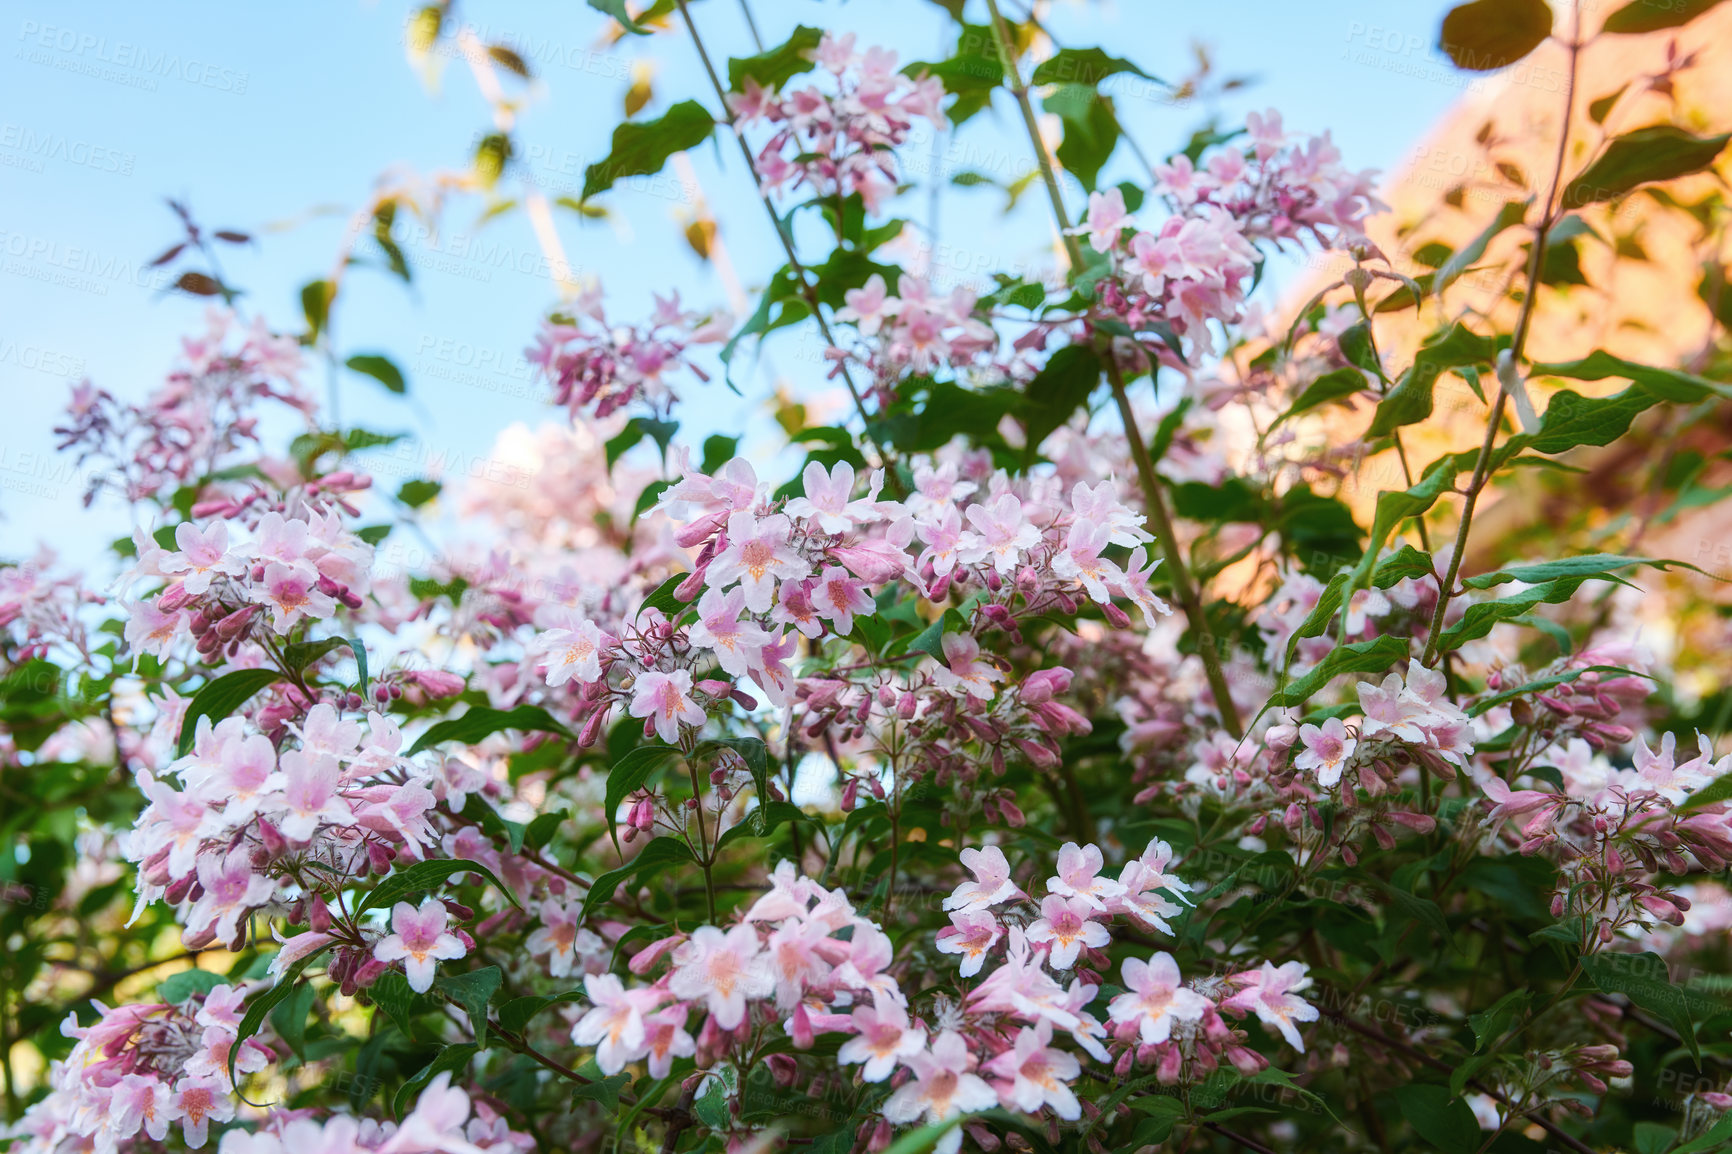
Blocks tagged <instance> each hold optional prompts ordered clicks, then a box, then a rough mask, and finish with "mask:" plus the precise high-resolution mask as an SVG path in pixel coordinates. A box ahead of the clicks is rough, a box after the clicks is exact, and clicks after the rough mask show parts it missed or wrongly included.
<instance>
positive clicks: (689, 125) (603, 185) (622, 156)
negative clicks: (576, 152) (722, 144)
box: [582, 100, 716, 200]
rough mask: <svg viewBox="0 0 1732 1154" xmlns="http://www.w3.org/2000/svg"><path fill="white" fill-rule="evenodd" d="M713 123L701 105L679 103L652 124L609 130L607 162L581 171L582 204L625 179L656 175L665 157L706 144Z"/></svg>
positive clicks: (644, 122) (633, 123) (636, 123)
mask: <svg viewBox="0 0 1732 1154" xmlns="http://www.w3.org/2000/svg"><path fill="white" fill-rule="evenodd" d="M715 127H716V122H715V120H714V118H713V117H711V116H710V114H709V112H708V111H707V110H706V109H705V108H704V106H703V105H701V104H699V103H698V102H697V101H695V100H682V101H681V102H680V103H678V104H676V105H674V106H673V107H672V108H670V109H668V110H667V112H666V113H665V114H664V115H662V116H660V117H658V118H656V119H655V120H641V121H627V122H625V123H624V124H621V125H620V126H619V127H617V128H615V129H614V130H613V144H612V147H611V148H610V150H609V151H608V154H607V158H606V159H604V160H601V161H598V162H597V163H595V164H592V165H590V166H589V167H588V168H586V169H584V172H583V197H582V199H583V200H588V199H589V198H590V197H592V196H594V195H595V194H596V193H598V192H604V191H606V190H607V189H610V188H612V187H613V186H614V184H615V183H616V182H617V181H620V180H623V179H624V178H626V177H628V176H647V175H650V174H653V173H657V172H660V171H661V170H662V165H664V164H666V163H667V159H668V157H670V156H672V155H673V154H674V153H676V152H684V151H685V150H687V149H689V148H696V147H697V146H698V145H700V144H702V143H703V142H704V141H706V140H708V139H709V137H710V133H711V132H712V131H714V129H715Z"/></svg>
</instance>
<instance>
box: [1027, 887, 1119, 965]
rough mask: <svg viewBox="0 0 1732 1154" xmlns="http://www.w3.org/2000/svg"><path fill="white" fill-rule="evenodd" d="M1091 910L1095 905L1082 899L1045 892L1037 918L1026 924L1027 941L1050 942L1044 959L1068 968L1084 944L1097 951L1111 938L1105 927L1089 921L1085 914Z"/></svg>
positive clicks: (1073, 963)
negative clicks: (1050, 945)
mask: <svg viewBox="0 0 1732 1154" xmlns="http://www.w3.org/2000/svg"><path fill="white" fill-rule="evenodd" d="M1095 912H1096V910H1095V907H1094V906H1092V905H1090V904H1089V903H1088V902H1087V901H1086V900H1084V899H1083V898H1063V897H1060V896H1059V895H1057V894H1048V895H1047V896H1046V897H1044V898H1042V899H1041V903H1040V920H1038V921H1036V922H1035V923H1034V924H1033V925H1031V926H1029V927H1028V940H1029V941H1031V942H1051V943H1052V948H1051V953H1050V954H1048V961H1050V962H1051V963H1052V968H1053V969H1055V970H1068V969H1070V968H1071V967H1072V966H1074V965H1076V960H1077V957H1078V955H1080V954H1081V953H1082V951H1083V949H1084V948H1085V947H1086V948H1088V949H1091V950H1098V949H1100V948H1101V947H1102V946H1104V945H1106V944H1107V943H1109V942H1111V941H1112V940H1113V939H1112V935H1111V934H1109V933H1107V928H1106V927H1105V926H1103V925H1101V924H1100V923H1099V922H1095V921H1090V920H1089V915H1090V914H1092V913H1095Z"/></svg>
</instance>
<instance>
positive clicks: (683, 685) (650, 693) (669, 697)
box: [630, 669, 704, 745]
mask: <svg viewBox="0 0 1732 1154" xmlns="http://www.w3.org/2000/svg"><path fill="white" fill-rule="evenodd" d="M630 713H631V715H632V716H633V717H653V718H655V728H656V733H657V734H659V735H660V737H661V739H662V740H663V741H665V742H667V743H668V744H669V745H676V744H678V743H679V740H680V725H681V724H682V723H684V724H686V725H690V726H693V727H696V726H700V725H702V724H703V723H704V711H703V709H702V708H701V707H700V706H699V705H698V704H697V703H696V702H695V701H693V700H692V675H691V674H690V673H689V672H687V671H686V670H684V669H676V670H674V671H673V672H672V673H663V672H661V671H660V670H657V669H650V670H646V671H645V672H643V673H640V674H638V678H637V682H636V683H635V684H634V685H633V686H632V698H631V708H630Z"/></svg>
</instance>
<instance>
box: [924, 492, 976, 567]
mask: <svg viewBox="0 0 1732 1154" xmlns="http://www.w3.org/2000/svg"><path fill="white" fill-rule="evenodd" d="M916 527H917V528H918V530H919V533H920V539H921V540H922V541H924V542H926V548H924V549H922V550H921V551H920V556H918V557H916V558H915V559H914V564H915V565H916V566H917V567H918V568H921V569H924V568H925V567H926V566H927V565H931V566H932V572H933V573H934V574H935V575H936V576H939V577H943V576H944V575H945V574H947V573H949V572H951V571H952V570H954V569H955V568H956V562H957V560H958V553H959V552H960V551H961V550H962V549H963V548H964V547H965V546H966V545H967V543H968V542H969V541H972V540H973V539H974V535H973V534H972V533H969V532H967V531H965V530H964V529H963V528H962V512H961V511H960V510H959V509H957V508H956V506H954V505H948V506H946V507H945V508H944V510H943V511H942V512H940V513H938V514H937V515H936V517H935V518H934V519H932V520H927V521H920V522H918V523H917V526H916Z"/></svg>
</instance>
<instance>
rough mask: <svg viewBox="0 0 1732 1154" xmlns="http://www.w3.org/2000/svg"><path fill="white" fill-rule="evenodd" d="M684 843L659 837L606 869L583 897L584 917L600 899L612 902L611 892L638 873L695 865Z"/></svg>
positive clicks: (598, 903)
mask: <svg viewBox="0 0 1732 1154" xmlns="http://www.w3.org/2000/svg"><path fill="white" fill-rule="evenodd" d="M696 861H697V859H695V858H693V857H692V851H691V850H689V849H687V848H686V843H685V842H683V841H680V840H679V839H678V838H675V837H658V838H656V839H655V840H654V841H652V842H650V843H649V844H648V845H646V846H644V847H643V850H642V851H641V852H640V853H639V854H638V855H637V856H636V857H634V858H632V859H631V860H630V861H628V862H626V863H625V864H624V865H622V866H620V867H619V868H618V869H616V870H609V871H608V872H607V873H604V874H602V875H601V876H600V877H598V878H596V879H595V884H594V885H592V886H590V887H589V896H588V897H587V898H585V899H584V900H583V917H584V920H585V921H587V920H589V916H590V914H591V913H592V912H594V910H595V908H596V907H597V906H599V905H601V904H602V903H603V902H607V901H612V900H613V895H614V891H615V890H617V889H619V887H620V886H622V885H624V884H625V883H626V882H627V881H630V880H631V879H632V878H634V877H637V876H638V875H639V874H650V873H659V872H661V871H662V870H664V869H666V868H667V867H668V866H671V865H686V864H694V865H695V864H696Z"/></svg>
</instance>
